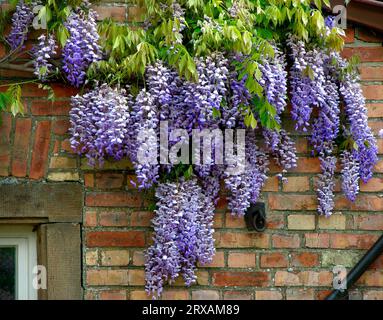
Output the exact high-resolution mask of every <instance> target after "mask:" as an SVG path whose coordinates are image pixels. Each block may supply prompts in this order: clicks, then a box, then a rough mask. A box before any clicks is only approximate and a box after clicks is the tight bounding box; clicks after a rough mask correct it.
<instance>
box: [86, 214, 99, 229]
mask: <svg viewBox="0 0 383 320" xmlns="http://www.w3.org/2000/svg"><path fill="white" fill-rule="evenodd" d="M85 226H86V227H95V226H97V212H96V211H87V212H86V213H85Z"/></svg>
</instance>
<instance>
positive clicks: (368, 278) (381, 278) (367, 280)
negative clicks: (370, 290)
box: [357, 270, 383, 287]
mask: <svg viewBox="0 0 383 320" xmlns="http://www.w3.org/2000/svg"><path fill="white" fill-rule="evenodd" d="M357 284H362V285H365V286H368V287H383V270H367V271H366V272H365V273H364V274H363V275H362V276H361V277H360V279H359V280H358V281H357Z"/></svg>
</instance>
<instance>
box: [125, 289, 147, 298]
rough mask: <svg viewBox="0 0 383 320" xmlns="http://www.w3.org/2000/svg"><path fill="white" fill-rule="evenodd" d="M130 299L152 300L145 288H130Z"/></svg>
mask: <svg viewBox="0 0 383 320" xmlns="http://www.w3.org/2000/svg"><path fill="white" fill-rule="evenodd" d="M129 299H130V300H152V298H151V297H150V296H149V295H148V294H147V293H146V292H145V290H132V291H130V295H129Z"/></svg>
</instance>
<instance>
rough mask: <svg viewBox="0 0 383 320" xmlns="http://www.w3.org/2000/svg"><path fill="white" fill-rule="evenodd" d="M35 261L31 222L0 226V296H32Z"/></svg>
mask: <svg viewBox="0 0 383 320" xmlns="http://www.w3.org/2000/svg"><path fill="white" fill-rule="evenodd" d="M36 265H37V253H36V233H35V232H33V230H32V226H0V300H36V299H37V290H35V289H34V288H33V268H34V267H35V266H36Z"/></svg>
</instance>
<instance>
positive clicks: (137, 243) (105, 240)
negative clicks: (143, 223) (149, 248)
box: [86, 231, 145, 247]
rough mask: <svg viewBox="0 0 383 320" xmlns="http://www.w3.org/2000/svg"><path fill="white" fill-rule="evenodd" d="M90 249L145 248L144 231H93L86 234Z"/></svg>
mask: <svg viewBox="0 0 383 320" xmlns="http://www.w3.org/2000/svg"><path fill="white" fill-rule="evenodd" d="M86 244H87V246H88V247H143V246H144V245H145V233H144V232H143V231H93V232H88V233H87V234H86Z"/></svg>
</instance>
